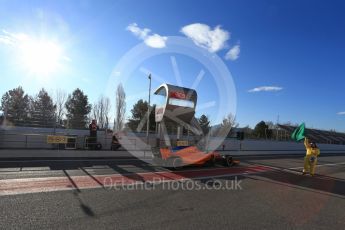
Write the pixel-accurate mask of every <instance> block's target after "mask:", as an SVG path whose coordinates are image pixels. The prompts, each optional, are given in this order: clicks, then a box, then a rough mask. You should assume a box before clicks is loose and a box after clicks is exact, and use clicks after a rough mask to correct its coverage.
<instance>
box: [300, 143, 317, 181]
mask: <svg viewBox="0 0 345 230" xmlns="http://www.w3.org/2000/svg"><path fill="white" fill-rule="evenodd" d="M304 146H305V148H306V150H307V152H306V155H305V157H304V169H303V173H307V172H308V171H309V172H310V175H312V176H314V173H315V166H316V164H317V156H319V155H320V149H319V148H317V147H316V148H312V147H311V146H310V144H309V141H308V139H307V138H305V139H304ZM311 158H314V159H315V160H314V161H311Z"/></svg>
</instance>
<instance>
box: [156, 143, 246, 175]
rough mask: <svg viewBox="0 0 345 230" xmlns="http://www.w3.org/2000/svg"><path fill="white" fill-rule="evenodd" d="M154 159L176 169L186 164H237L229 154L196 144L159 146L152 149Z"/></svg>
mask: <svg viewBox="0 0 345 230" xmlns="http://www.w3.org/2000/svg"><path fill="white" fill-rule="evenodd" d="M153 153H154V161H155V162H156V163H157V164H160V165H163V166H165V167H167V168H172V169H178V168H181V167H183V166H188V165H196V166H203V165H215V164H222V165H224V166H229V167H230V166H233V165H236V164H239V163H240V162H239V161H238V160H234V159H233V158H232V156H230V155H223V154H220V153H218V152H215V151H212V152H205V151H201V150H200V149H198V148H197V147H196V146H178V147H175V148H159V149H157V150H154V151H153Z"/></svg>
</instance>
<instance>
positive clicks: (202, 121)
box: [198, 114, 210, 135]
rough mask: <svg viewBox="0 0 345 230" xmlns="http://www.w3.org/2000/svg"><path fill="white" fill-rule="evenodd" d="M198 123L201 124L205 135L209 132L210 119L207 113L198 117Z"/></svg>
mask: <svg viewBox="0 0 345 230" xmlns="http://www.w3.org/2000/svg"><path fill="white" fill-rule="evenodd" d="M198 123H199V125H200V128H201V130H202V132H203V134H204V135H206V134H208V131H209V130H210V121H209V119H208V117H207V116H206V115H204V114H203V115H201V116H200V118H198Z"/></svg>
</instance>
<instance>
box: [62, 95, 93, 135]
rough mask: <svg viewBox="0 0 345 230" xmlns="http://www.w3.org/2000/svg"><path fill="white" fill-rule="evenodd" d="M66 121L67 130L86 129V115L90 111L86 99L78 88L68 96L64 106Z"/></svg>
mask: <svg viewBox="0 0 345 230" xmlns="http://www.w3.org/2000/svg"><path fill="white" fill-rule="evenodd" d="M65 107H66V110H67V114H66V117H67V121H68V127H69V128H76V129H81V128H85V127H86V123H87V115H88V114H89V113H90V111H91V105H90V104H89V101H88V97H87V95H85V94H84V93H83V91H81V90H80V89H79V88H77V89H76V90H74V91H73V93H72V94H70V95H68V98H67V101H66V104H65Z"/></svg>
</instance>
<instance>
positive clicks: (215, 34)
mask: <svg viewBox="0 0 345 230" xmlns="http://www.w3.org/2000/svg"><path fill="white" fill-rule="evenodd" d="M181 32H182V33H183V34H184V35H186V36H187V37H188V38H190V39H192V40H193V42H194V43H195V44H196V45H198V46H201V47H203V48H205V49H207V50H208V51H209V52H211V53H214V52H217V51H219V50H221V49H223V48H224V47H225V46H226V41H227V40H229V38H230V33H229V32H228V31H226V30H223V29H221V27H220V26H219V25H218V26H216V27H215V28H214V29H212V28H210V27H209V26H208V25H205V24H201V23H194V24H190V25H187V26H184V27H182V29H181Z"/></svg>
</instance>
